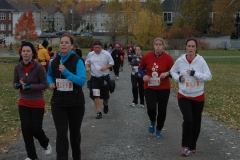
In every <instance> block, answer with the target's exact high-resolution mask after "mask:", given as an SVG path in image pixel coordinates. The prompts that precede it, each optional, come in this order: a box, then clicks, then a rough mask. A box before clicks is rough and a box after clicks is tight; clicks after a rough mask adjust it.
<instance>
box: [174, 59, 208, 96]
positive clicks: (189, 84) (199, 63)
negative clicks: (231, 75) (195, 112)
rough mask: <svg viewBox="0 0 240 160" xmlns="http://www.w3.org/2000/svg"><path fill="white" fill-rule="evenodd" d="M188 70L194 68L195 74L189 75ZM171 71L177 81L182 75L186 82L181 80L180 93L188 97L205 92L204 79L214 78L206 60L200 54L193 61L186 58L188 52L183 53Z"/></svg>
mask: <svg viewBox="0 0 240 160" xmlns="http://www.w3.org/2000/svg"><path fill="white" fill-rule="evenodd" d="M187 70H194V71H195V74H194V75H193V76H190V75H188V73H187ZM170 73H171V75H172V77H173V79H174V80H175V81H176V82H179V77H180V76H181V75H182V76H183V77H184V78H185V82H179V83H178V85H179V93H181V94H182V95H184V96H186V97H197V96H200V95H202V94H203V93H204V81H210V80H212V75H211V72H210V70H209V68H208V65H207V63H206V61H205V60H204V59H203V57H202V56H200V55H199V54H197V55H196V57H195V58H194V60H193V61H192V63H189V62H188V61H187V59H186V54H183V55H181V56H180V57H179V58H178V59H177V60H176V62H175V63H174V65H173V66H172V68H171V70H170Z"/></svg>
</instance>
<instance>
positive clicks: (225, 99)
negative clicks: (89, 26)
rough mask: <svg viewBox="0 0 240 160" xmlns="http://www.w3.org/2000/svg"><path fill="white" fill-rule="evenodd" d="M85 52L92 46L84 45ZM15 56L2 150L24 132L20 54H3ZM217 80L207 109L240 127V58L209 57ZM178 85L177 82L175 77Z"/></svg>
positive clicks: (9, 70)
mask: <svg viewBox="0 0 240 160" xmlns="http://www.w3.org/2000/svg"><path fill="white" fill-rule="evenodd" d="M83 51H84V52H87V51H89V49H83ZM199 52H200V54H201V55H203V54H204V55H206V54H211V56H214V55H216V56H217V55H219V54H220V55H226V54H229V55H232V56H235V55H240V52H239V51H226V50H211V51H208V50H200V51H199ZM0 59H7V60H14V62H12V63H3V62H0V82H1V84H2V85H1V86H0V126H1V127H0V150H1V149H2V146H6V145H8V144H9V143H12V142H13V141H14V140H17V138H18V137H19V136H20V133H21V131H20V120H19V115H18V108H17V102H18V98H19V92H18V91H17V90H15V89H13V87H12V79H13V69H14V66H15V65H16V64H17V61H18V57H0ZM206 61H207V63H208V65H209V68H210V70H211V72H212V75H213V80H212V81H210V82H206V83H205V97H206V100H205V109H204V112H205V113H206V114H207V115H209V116H211V117H212V118H214V119H216V120H219V121H222V122H224V123H225V124H227V125H228V126H230V127H231V128H234V129H236V130H239V131H240V74H238V73H239V64H240V58H239V59H238V58H235V59H234V58H232V59H231V58H230V59H229V58H228V59H206ZM172 87H173V88H175V89H177V83H175V82H173V81H172ZM50 95H51V92H50V91H49V90H46V91H45V97H46V98H45V100H46V106H47V107H46V108H47V109H49V100H50Z"/></svg>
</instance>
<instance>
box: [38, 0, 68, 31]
mask: <svg viewBox="0 0 240 160" xmlns="http://www.w3.org/2000/svg"><path fill="white" fill-rule="evenodd" d="M34 5H35V6H37V7H38V8H39V9H40V10H41V28H42V31H45V30H50V31H60V30H64V29H65V17H64V15H63V12H62V11H61V9H60V8H56V7H49V8H42V7H41V6H40V5H39V4H38V3H37V2H36V3H34Z"/></svg>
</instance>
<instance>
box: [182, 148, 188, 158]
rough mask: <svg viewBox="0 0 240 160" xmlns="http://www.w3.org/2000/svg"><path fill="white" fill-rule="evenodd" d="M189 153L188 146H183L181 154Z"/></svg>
mask: <svg viewBox="0 0 240 160" xmlns="http://www.w3.org/2000/svg"><path fill="white" fill-rule="evenodd" d="M189 153H190V151H189V149H188V147H183V150H182V152H181V155H182V156H188V154H189Z"/></svg>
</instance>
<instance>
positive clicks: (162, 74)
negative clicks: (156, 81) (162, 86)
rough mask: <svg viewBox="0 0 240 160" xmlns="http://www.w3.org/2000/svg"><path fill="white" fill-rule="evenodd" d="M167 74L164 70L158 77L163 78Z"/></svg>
mask: <svg viewBox="0 0 240 160" xmlns="http://www.w3.org/2000/svg"><path fill="white" fill-rule="evenodd" d="M168 75H169V74H168V72H164V73H161V74H160V76H159V78H160V79H163V78H166V77H167V76H168Z"/></svg>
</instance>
